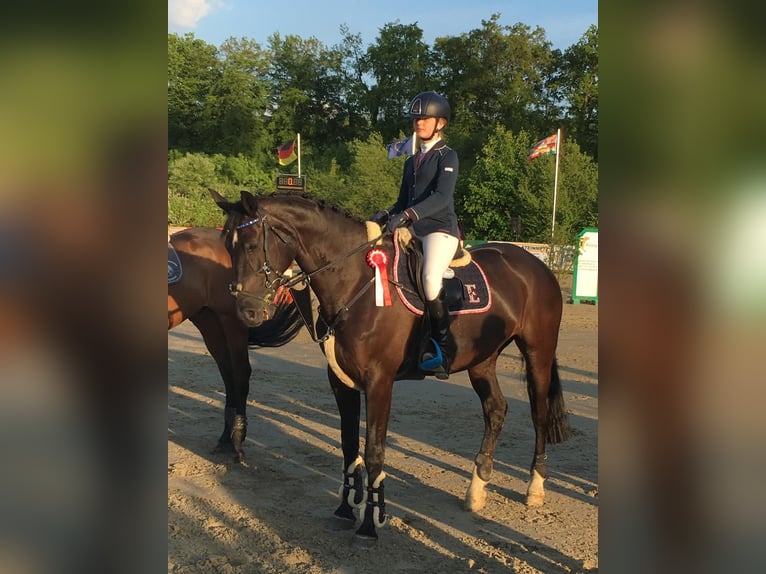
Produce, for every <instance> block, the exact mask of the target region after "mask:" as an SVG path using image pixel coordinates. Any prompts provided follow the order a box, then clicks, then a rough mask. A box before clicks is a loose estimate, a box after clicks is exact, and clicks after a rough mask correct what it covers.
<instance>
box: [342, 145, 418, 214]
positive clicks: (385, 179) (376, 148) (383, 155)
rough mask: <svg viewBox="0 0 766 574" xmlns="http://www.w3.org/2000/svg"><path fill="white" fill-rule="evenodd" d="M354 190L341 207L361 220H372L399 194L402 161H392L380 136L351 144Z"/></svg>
mask: <svg viewBox="0 0 766 574" xmlns="http://www.w3.org/2000/svg"><path fill="white" fill-rule="evenodd" d="M350 147H351V154H352V157H353V161H352V163H351V168H350V169H349V176H350V182H351V187H350V189H349V190H348V192H349V193H348V195H347V197H346V198H345V200H344V201H343V203H342V205H343V206H344V207H346V208H347V209H349V210H350V211H351V212H352V213H354V214H355V215H358V216H359V217H370V216H371V215H372V214H373V213H375V212H376V211H378V210H379V209H383V208H385V207H388V206H389V205H391V204H392V203H394V201H396V197H397V196H398V194H399V183H400V180H401V170H402V162H403V161H404V159H403V156H402V158H398V159H397V160H389V159H388V154H387V152H386V148H385V146H384V144H383V139H382V138H381V136H380V134H378V133H372V134H370V136H369V137H368V138H367V140H366V141H359V140H355V141H353V142H352V143H351V146H350Z"/></svg>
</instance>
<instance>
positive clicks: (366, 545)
mask: <svg viewBox="0 0 766 574" xmlns="http://www.w3.org/2000/svg"><path fill="white" fill-rule="evenodd" d="M377 542H378V537H377V536H362V535H361V534H354V537H353V538H352V539H351V548H354V549H355V550H370V549H371V548H374V547H375V544H376V543H377Z"/></svg>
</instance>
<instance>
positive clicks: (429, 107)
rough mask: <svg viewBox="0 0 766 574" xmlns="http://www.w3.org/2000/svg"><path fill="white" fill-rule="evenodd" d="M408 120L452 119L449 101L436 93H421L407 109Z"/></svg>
mask: <svg viewBox="0 0 766 574" xmlns="http://www.w3.org/2000/svg"><path fill="white" fill-rule="evenodd" d="M407 117H408V118H446V119H447V121H449V119H450V109H449V103H448V102H447V99H446V98H445V97H444V96H442V95H441V94H437V93H436V92H421V93H419V94H418V95H417V96H415V97H414V98H413V100H412V101H411V102H410V105H409V106H408V107H407Z"/></svg>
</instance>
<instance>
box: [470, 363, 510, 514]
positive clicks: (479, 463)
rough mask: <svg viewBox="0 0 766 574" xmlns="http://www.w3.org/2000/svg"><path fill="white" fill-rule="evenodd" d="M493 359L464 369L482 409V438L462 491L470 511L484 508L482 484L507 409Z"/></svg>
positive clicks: (486, 477)
mask: <svg viewBox="0 0 766 574" xmlns="http://www.w3.org/2000/svg"><path fill="white" fill-rule="evenodd" d="M496 361H497V357H492V358H491V359H489V360H487V361H485V362H484V363H481V364H479V365H476V366H474V367H472V368H471V369H469V370H468V377H469V378H470V379H471V386H473V389H474V390H475V391H476V394H477V395H479V399H480V400H481V408H482V411H483V412H484V438H483V439H482V441H481V448H480V449H479V453H478V454H477V455H476V459H475V461H474V469H473V476H472V477H471V484H470V485H469V487H468V492H467V493H466V495H465V508H466V510H470V511H474V512H475V511H477V510H481V509H482V508H484V504H485V503H486V501H487V491H486V486H487V484H488V483H489V478H490V476H491V474H492V466H493V464H494V458H495V450H496V449H497V439H498V437H499V435H500V431H501V430H502V428H503V422H504V421H505V414H506V412H507V410H508V403H507V402H506V400H505V397H504V396H503V393H502V391H501V390H500V386H499V385H498V383H497V374H496V373H495V369H496Z"/></svg>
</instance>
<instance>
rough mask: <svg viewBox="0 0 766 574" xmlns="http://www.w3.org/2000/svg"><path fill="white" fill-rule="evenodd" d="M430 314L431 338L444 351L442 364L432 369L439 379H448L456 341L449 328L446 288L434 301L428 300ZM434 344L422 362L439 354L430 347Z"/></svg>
mask: <svg viewBox="0 0 766 574" xmlns="http://www.w3.org/2000/svg"><path fill="white" fill-rule="evenodd" d="M426 307H427V309H428V316H429V319H430V322H431V338H433V339H434V341H436V344H437V345H439V348H440V349H441V353H442V362H441V365H437V366H436V367H434V368H432V369H430V370H432V371H433V372H434V374H435V375H436V378H437V379H448V378H449V372H450V366H451V365H452V360H453V359H454V358H455V342H454V340H453V339H452V335H451V333H450V330H449V324H450V316H449V311H448V310H447V302H446V301H445V300H444V290H443V289H442V290H441V291H440V292H439V297H437V298H436V300H434V301H426ZM431 346H432V345H429V348H427V350H426V351H425V352H424V353H423V357H422V359H421V362H423V363H426V362H428V361H433V359H434V358H435V357H436V356H437V354H436V352H435V350H434V351H432V350H431V349H430V347H431Z"/></svg>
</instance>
